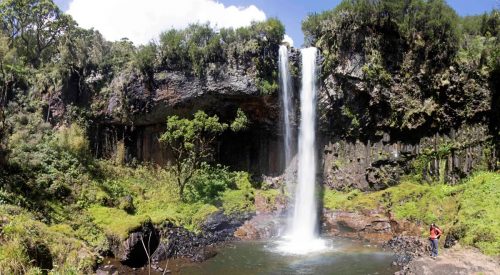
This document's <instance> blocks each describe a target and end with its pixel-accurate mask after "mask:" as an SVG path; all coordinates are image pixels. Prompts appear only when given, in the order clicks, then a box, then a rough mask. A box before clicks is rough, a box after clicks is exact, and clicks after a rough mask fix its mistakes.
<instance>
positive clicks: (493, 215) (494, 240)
mask: <svg viewBox="0 0 500 275" xmlns="http://www.w3.org/2000/svg"><path fill="white" fill-rule="evenodd" d="M323 203H324V207H325V208H328V209H334V210H346V211H361V210H363V209H374V208H383V209H385V210H388V211H391V212H393V213H394V214H395V216H396V218H397V219H406V220H410V221H413V222H416V223H424V224H430V223H432V222H435V223H437V224H439V225H440V226H441V227H442V228H443V229H444V231H445V235H446V234H448V233H453V234H454V235H456V236H458V237H459V238H460V239H461V242H462V243H464V244H467V245H471V246H475V247H477V248H479V249H480V250H481V251H482V252H483V253H485V254H490V255H500V219H499V217H500V207H499V205H500V174H499V173H495V172H479V173H476V174H475V175H473V176H472V177H470V178H469V179H467V180H465V181H464V182H463V183H461V184H459V185H456V186H450V185H446V184H443V183H436V184H420V183H417V182H415V181H412V180H410V179H407V180H403V181H402V183H401V184H399V185H397V186H394V187H390V188H388V189H386V190H382V191H377V192H372V193H362V192H360V191H359V190H354V191H351V192H339V191H334V190H325V191H324V194H323ZM422 234H423V235H425V234H427V230H426V229H425V230H424V232H422Z"/></svg>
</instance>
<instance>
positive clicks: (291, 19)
mask: <svg viewBox="0 0 500 275" xmlns="http://www.w3.org/2000/svg"><path fill="white" fill-rule="evenodd" d="M55 2H56V4H57V5H58V6H59V7H60V8H61V9H62V10H63V11H64V12H67V13H69V14H70V15H72V16H73V18H74V19H75V20H76V21H77V22H78V24H79V25H80V26H82V27H84V28H91V27H93V28H95V29H97V30H99V31H100V32H101V33H102V34H103V35H104V37H106V39H108V40H119V39H121V38H123V37H128V38H129V39H130V40H131V41H133V42H134V43H135V44H145V43H147V42H149V41H151V40H152V39H156V38H157V36H158V34H159V33H160V32H162V31H164V30H166V29H169V28H177V29H179V28H184V27H186V26H187V25H188V24H189V23H196V22H198V23H205V22H210V24H211V25H212V26H213V27H215V28H217V27H241V26H247V25H249V24H250V23H251V22H252V21H262V20H265V19H266V18H271V17H276V18H278V19H279V20H281V22H283V24H284V25H285V28H286V33H287V36H289V37H290V38H289V39H291V40H292V41H293V44H294V46H295V47H300V46H301V45H302V43H303V40H304V37H303V34H302V30H301V22H302V20H303V19H304V18H306V17H307V15H309V14H311V13H315V12H321V11H325V10H329V9H332V8H334V7H335V6H336V5H337V4H338V3H339V2H340V0H329V1H328V0H219V1H214V0H55ZM447 2H448V4H449V5H450V6H452V7H453V8H454V9H455V10H456V11H457V13H458V14H459V15H461V16H465V15H475V14H481V13H483V12H485V11H491V10H492V9H493V8H494V7H496V8H500V0H447Z"/></svg>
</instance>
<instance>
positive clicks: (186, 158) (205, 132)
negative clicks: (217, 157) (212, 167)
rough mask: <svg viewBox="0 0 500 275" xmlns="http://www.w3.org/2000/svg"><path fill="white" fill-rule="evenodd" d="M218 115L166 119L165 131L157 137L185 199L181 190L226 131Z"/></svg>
mask: <svg viewBox="0 0 500 275" xmlns="http://www.w3.org/2000/svg"><path fill="white" fill-rule="evenodd" d="M227 127H228V125H227V124H225V123H221V122H219V117H218V116H216V115H215V116H208V115H207V114H206V113H205V112H203V111H198V112H196V113H195V114H194V118H193V119H186V118H183V119H181V118H179V117H177V116H171V117H169V118H168V119H167V130H166V131H165V133H163V134H162V136H161V137H160V142H162V143H164V144H166V145H167V146H168V148H169V149H170V150H171V151H172V154H173V156H174V159H175V164H174V166H173V171H174V174H175V176H176V178H177V184H178V186H179V195H180V197H181V198H184V188H185V187H186V185H187V184H189V183H190V182H191V179H192V177H193V176H194V175H195V172H196V170H197V169H198V168H200V166H201V164H202V162H203V161H207V160H210V159H211V157H212V150H213V148H212V145H213V143H214V141H215V138H216V137H217V136H219V135H220V134H222V132H224V131H225V130H226V129H227Z"/></svg>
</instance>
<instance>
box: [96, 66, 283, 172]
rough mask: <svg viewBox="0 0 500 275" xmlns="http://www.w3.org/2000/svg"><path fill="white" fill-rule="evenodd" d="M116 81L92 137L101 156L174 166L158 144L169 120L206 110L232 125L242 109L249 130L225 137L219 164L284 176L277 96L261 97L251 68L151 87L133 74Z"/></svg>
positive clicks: (214, 69)
mask: <svg viewBox="0 0 500 275" xmlns="http://www.w3.org/2000/svg"><path fill="white" fill-rule="evenodd" d="M113 81H114V82H116V83H115V87H119V89H116V90H114V92H113V93H112V94H111V95H110V96H109V98H108V99H106V101H105V102H106V103H105V104H102V107H101V108H100V109H99V111H98V113H99V117H100V119H99V120H98V121H97V123H95V124H94V125H93V130H92V131H91V133H90V135H91V140H92V148H93V151H94V153H95V154H96V155H97V156H100V157H108V158H111V157H116V156H117V152H118V151H119V150H122V151H123V152H122V153H121V154H122V155H123V156H124V158H125V161H128V162H130V161H133V160H134V159H135V160H137V161H145V162H154V163H157V164H160V165H164V164H166V163H168V162H169V159H170V157H169V152H168V151H167V150H166V149H165V148H163V147H162V146H161V145H160V143H159V141H158V138H159V136H160V135H161V133H163V132H164V131H165V126H166V118H167V117H168V116H171V115H179V116H181V117H189V116H190V115H191V114H193V113H194V112H196V110H204V111H205V112H207V113H208V114H216V115H218V116H219V117H220V118H221V120H223V121H230V120H232V119H233V118H234V117H235V114H236V111H237V109H238V108H241V109H242V110H243V111H244V112H245V114H246V115H247V117H248V118H249V121H250V125H249V126H250V127H249V129H248V130H245V131H243V132H241V133H228V134H225V135H223V136H222V137H221V138H220V140H219V141H218V145H217V154H216V158H217V159H218V161H219V162H221V163H223V164H226V165H230V166H232V167H233V168H235V169H241V170H247V171H251V172H252V173H254V174H256V175H261V174H263V173H264V174H271V175H273V174H279V173H281V171H282V153H281V147H282V146H281V138H280V137H279V112H280V107H279V100H278V95H277V94H276V93H274V94H272V95H262V94H261V92H260V91H259V89H258V88H257V84H256V77H255V72H254V71H252V69H251V67H249V68H238V67H237V66H229V65H221V66H215V65H214V66H211V67H210V69H209V70H208V72H207V74H206V77H196V76H193V75H187V74H185V73H183V72H180V71H161V72H157V73H155V74H154V81H153V82H152V83H147V82H146V81H145V80H144V79H142V78H140V77H139V76H137V75H134V74H128V75H122V76H118V77H116V78H115V79H114V80H113ZM118 82H120V83H118Z"/></svg>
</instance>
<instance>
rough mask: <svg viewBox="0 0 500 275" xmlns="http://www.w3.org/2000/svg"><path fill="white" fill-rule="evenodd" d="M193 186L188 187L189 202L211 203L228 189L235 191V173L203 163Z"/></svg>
mask: <svg viewBox="0 0 500 275" xmlns="http://www.w3.org/2000/svg"><path fill="white" fill-rule="evenodd" d="M191 181H192V184H190V185H187V189H186V191H187V194H186V197H187V200H188V201H191V202H195V201H205V202H211V201H214V200H216V199H218V198H219V195H220V194H221V193H222V192H224V191H225V190H226V189H230V188H231V189H234V188H235V187H236V186H235V183H234V177H233V173H231V172H229V171H228V168H227V167H223V166H221V165H215V166H214V165H208V164H207V163H203V164H202V166H201V168H200V169H198V170H197V171H196V172H195V174H194V177H193V178H192V179H191Z"/></svg>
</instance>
